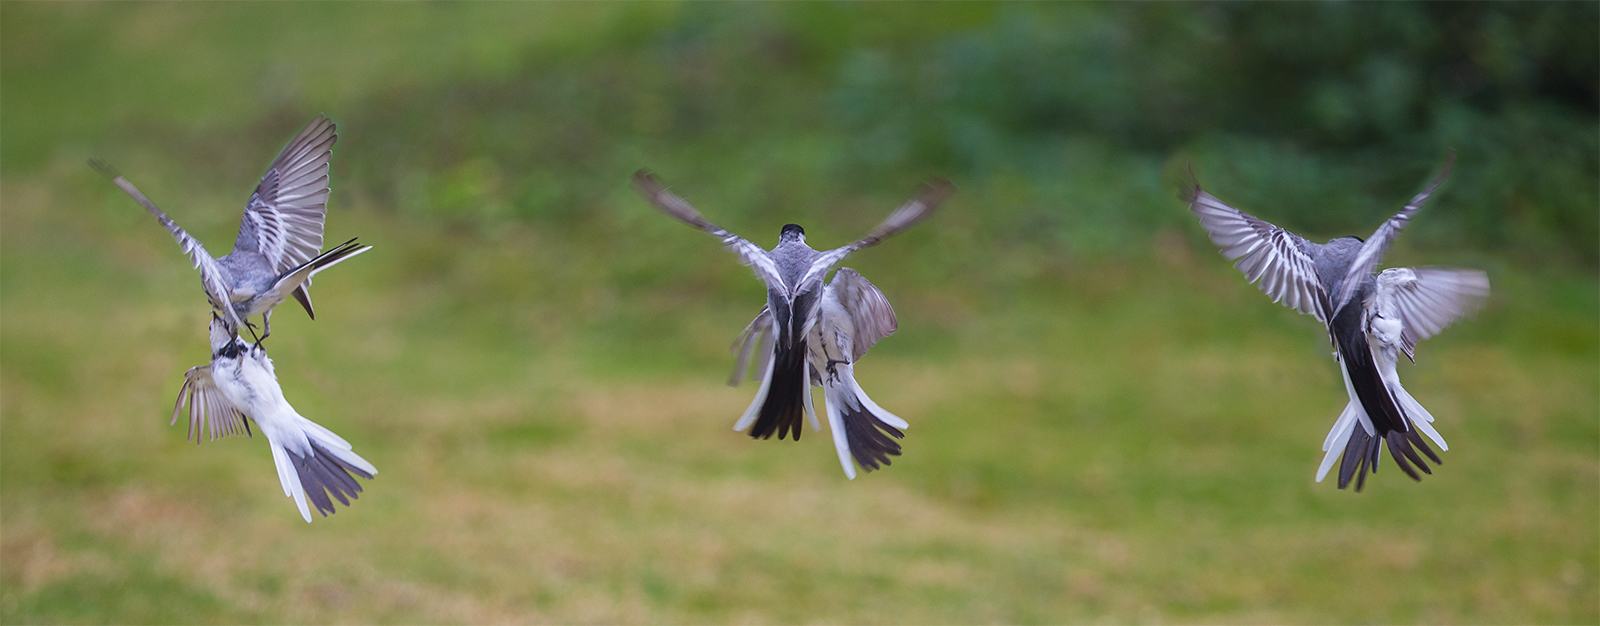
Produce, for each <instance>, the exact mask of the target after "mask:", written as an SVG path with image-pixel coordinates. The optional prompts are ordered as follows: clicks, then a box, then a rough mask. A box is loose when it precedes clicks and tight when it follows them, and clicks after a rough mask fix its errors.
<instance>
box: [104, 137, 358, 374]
mask: <svg viewBox="0 0 1600 626" xmlns="http://www.w3.org/2000/svg"><path fill="white" fill-rule="evenodd" d="M334 130H335V128H334V124H333V121H332V120H329V119H328V118H327V117H326V116H317V119H315V120H312V121H311V123H310V124H307V125H306V127H305V128H303V129H301V130H300V132H299V134H296V135H295V136H294V138H293V139H291V140H289V145H288V146H285V147H284V149H283V151H282V152H280V153H278V157H277V158H275V159H273V160H272V164H271V165H270V166H268V167H267V173H266V175H264V176H262V177H261V183H260V184H258V185H256V190H255V192H254V193H251V194H250V201H249V203H247V204H246V205H245V210H244V217H243V219H241V220H240V222H239V236H238V238H237V239H236V240H235V241H234V243H233V251H232V252H230V253H228V254H226V255H224V256H222V257H219V258H213V257H212V256H211V254H210V253H209V252H207V251H206V249H205V246H202V245H200V242H199V241H198V240H196V239H195V238H194V237H191V236H190V235H189V233H187V232H185V231H184V230H183V229H182V228H180V227H179V226H178V224H177V223H176V222H174V221H173V220H172V218H171V217H168V216H167V214H166V212H164V211H162V210H161V209H160V208H159V207H157V206H156V205H155V203H154V202H151V201H150V199H149V198H146V197H145V195H144V194H143V193H140V192H139V189H138V188H137V187H134V186H133V183H131V182H128V179H126V178H124V177H123V176H122V175H121V174H118V173H117V172H116V171H115V170H113V169H112V168H111V166H110V165H108V164H106V163H105V162H104V161H99V160H91V161H90V162H89V165H90V166H91V167H93V168H94V169H95V170H96V171H98V172H100V173H101V174H103V175H105V176H106V177H107V178H110V179H111V182H113V183H115V184H116V185H117V186H118V187H120V188H122V190H123V191H125V192H127V193H128V195H129V196H132V197H133V199H134V200H136V201H138V202H139V204H141V205H143V206H144V208H145V210H147V211H149V212H150V214H151V215H153V216H155V218H156V219H157V220H158V221H160V222H161V225H162V226H165V227H166V229H167V231H168V232H170V233H172V237H173V238H174V239H176V240H177V241H178V245H179V246H181V247H182V248H183V251H184V253H186V254H188V255H189V257H190V258H191V259H193V260H194V265H195V267H196V268H197V269H199V270H200V283H201V286H202V287H203V288H204V289H205V293H206V299H207V300H208V301H210V303H211V307H212V309H214V310H215V311H216V312H217V313H218V314H219V315H220V316H221V317H222V320H223V321H224V322H225V323H227V324H228V328H229V330H230V331H231V332H233V333H237V332H238V331H239V327H240V326H247V327H249V328H250V329H251V333H252V334H254V332H255V330H254V324H251V323H250V322H249V318H250V317H252V316H256V315H260V316H261V323H262V332H261V334H260V335H259V336H257V337H256V343H257V344H259V343H260V342H261V341H262V340H264V339H266V338H267V336H268V335H271V334H272V309H273V307H276V306H278V304H279V303H281V302H283V301H284V300H285V299H286V298H288V297H289V296H291V295H292V296H293V297H294V299H295V300H297V301H299V302H300V306H302V307H305V310H306V314H307V315H310V316H311V318H312V319H316V314H315V312H314V311H313V310H312V307H311V294H310V292H309V288H310V287H311V277H312V276H313V275H314V274H316V273H317V272H319V271H322V270H324V269H327V268H329V267H332V266H333V265H335V264H337V263H339V262H340V261H343V260H345V259H348V258H350V257H353V256H355V255H357V254H361V253H362V252H366V251H367V250H370V249H371V246H363V245H356V244H355V243H354V242H355V240H354V239H351V240H350V241H348V242H345V243H344V244H343V245H341V246H339V247H337V248H335V249H333V250H330V251H328V252H327V253H321V250H322V231H323V222H324V221H325V219H326V217H327V214H328V194H329V189H328V161H329V159H330V158H332V156H333V143H334V142H335V141H337V140H338V138H339V136H338V135H337V134H336V133H335V132H334Z"/></svg>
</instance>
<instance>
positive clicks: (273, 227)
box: [233, 115, 339, 272]
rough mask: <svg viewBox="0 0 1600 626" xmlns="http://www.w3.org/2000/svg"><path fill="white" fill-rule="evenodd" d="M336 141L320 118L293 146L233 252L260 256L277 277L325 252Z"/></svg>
mask: <svg viewBox="0 0 1600 626" xmlns="http://www.w3.org/2000/svg"><path fill="white" fill-rule="evenodd" d="M338 139H339V135H338V134H336V133H335V128H334V124H333V121H332V120H330V119H328V118H327V117H326V116H322V115H319V116H317V119H314V120H311V123H310V124H307V125H306V127H305V128H302V129H300V132H299V133H298V134H296V135H295V136H294V139H290V140H289V145H287V146H285V147H284V148H283V151H282V152H279V153H278V157H277V158H275V159H273V160H272V165H269V166H267V173H266V174H265V175H263V176H262V177H261V183H260V184H258V185H256V190H255V192H254V193H252V194H250V202H249V204H247V205H245V210H244V218H243V219H241V220H240V221H239V238H238V239H237V240H236V241H234V243H233V249H235V250H250V251H253V252H258V253H260V254H261V255H262V256H264V257H266V258H267V261H268V262H270V263H272V269H273V271H276V272H283V271H284V270H287V269H289V268H292V267H295V266H297V265H300V264H302V263H305V262H306V261H309V260H311V258H312V257H315V256H316V255H317V253H318V252H321V251H322V227H323V222H324V221H325V220H326V219H327V216H328V194H329V190H328V161H329V159H331V158H333V143H334V142H335V141H338Z"/></svg>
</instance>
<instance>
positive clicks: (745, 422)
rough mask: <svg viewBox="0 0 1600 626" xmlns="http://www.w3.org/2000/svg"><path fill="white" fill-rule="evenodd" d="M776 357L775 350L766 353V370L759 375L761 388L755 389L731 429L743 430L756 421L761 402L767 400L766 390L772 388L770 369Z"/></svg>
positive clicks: (776, 352)
mask: <svg viewBox="0 0 1600 626" xmlns="http://www.w3.org/2000/svg"><path fill="white" fill-rule="evenodd" d="M777 358H778V351H777V350H773V351H772V353H771V354H768V355H767V367H766V370H767V371H766V373H765V374H762V375H761V388H760V389H757V390H756V397H755V399H754V400H751V401H750V408H748V409H745V410H744V415H740V416H739V421H737V422H734V423H733V430H735V431H737V432H744V431H745V430H748V429H749V428H750V425H751V424H754V423H755V422H756V416H757V415H759V414H760V413H761V404H762V403H763V402H766V401H767V390H768V389H771V388H772V370H773V369H775V368H774V367H773V365H776V363H775V361H777Z"/></svg>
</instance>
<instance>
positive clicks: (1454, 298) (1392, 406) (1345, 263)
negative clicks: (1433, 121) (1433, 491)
mask: <svg viewBox="0 0 1600 626" xmlns="http://www.w3.org/2000/svg"><path fill="white" fill-rule="evenodd" d="M1454 162H1455V153H1454V152H1451V153H1450V155H1449V156H1448V157H1447V158H1446V160H1445V163H1444V167H1443V168H1442V169H1441V171H1440V172H1439V175H1438V176H1437V177H1436V178H1434V180H1433V182H1432V183H1430V184H1429V185H1428V186H1427V188H1425V189H1423V190H1422V192H1420V193H1418V194H1417V195H1416V196H1415V197H1413V198H1412V199H1411V202H1410V203H1408V204H1407V205H1406V206H1405V207H1404V208H1402V209H1400V212H1399V213H1396V214H1395V215H1394V217H1391V218H1389V220H1388V221H1386V222H1384V223H1383V225H1382V226H1379V227H1378V230H1377V231H1376V232H1374V233H1373V234H1372V236H1371V237H1369V238H1367V239H1364V240H1363V239H1361V238H1359V237H1340V238H1337V239H1333V240H1331V241H1329V242H1328V243H1325V244H1318V243H1313V242H1310V241H1307V240H1306V239H1304V238H1302V237H1300V236H1299V235H1296V234H1294V233H1291V232H1289V231H1287V230H1284V229H1282V228H1279V227H1277V226H1274V225H1272V224H1269V223H1267V222H1266V221H1263V220H1261V219H1260V218H1257V217H1255V216H1253V215H1250V214H1249V213H1245V212H1244V211H1240V210H1239V209H1236V208H1233V207H1231V206H1228V205H1227V204H1224V203H1223V202H1222V201H1221V200H1218V199H1217V198H1216V196H1213V195H1211V194H1210V193H1208V192H1206V191H1205V190H1204V189H1201V188H1200V185H1199V183H1198V182H1193V183H1192V184H1191V185H1190V186H1189V187H1188V188H1187V189H1185V190H1184V193H1183V195H1182V198H1183V200H1184V201H1186V202H1188V203H1189V210H1190V211H1191V212H1193V213H1194V214H1195V216H1197V217H1199V218H1200V225H1201V226H1202V227H1203V228H1204V229H1205V231H1206V234H1207V235H1209V236H1210V238H1211V241H1212V242H1213V243H1215V244H1216V245H1217V246H1218V247H1219V248H1221V251H1222V255H1223V256H1225V257H1227V258H1228V259H1229V260H1232V261H1234V265H1235V267H1237V268H1239V271H1241V272H1244V275H1245V278H1246V279H1247V280H1248V281H1250V282H1252V283H1256V284H1257V286H1258V287H1260V289H1261V290H1262V291H1263V292H1266V294H1267V295H1268V296H1271V297H1272V300H1273V301H1274V302H1280V303H1282V304H1283V305H1285V306H1287V307H1289V308H1292V309H1295V310H1297V311H1299V312H1301V313H1303V314H1307V315H1312V316H1314V317H1316V318H1317V321H1319V322H1322V323H1323V324H1324V325H1326V327H1327V330H1328V335H1329V337H1330V339H1331V340H1332V342H1333V345H1334V348H1335V353H1334V357H1335V358H1336V359H1337V360H1338V362H1339V369H1340V371H1341V373H1342V374H1343V377H1344V383H1345V391H1346V393H1347V394H1348V395H1349V396H1350V402H1349V404H1348V405H1346V406H1345V409H1344V412H1343V413H1341V414H1340V415H1339V418H1338V419H1337V420H1336V421H1335V422H1334V425H1333V429H1332V430H1331V431H1329V433H1328V437H1327V439H1326V440H1324V441H1323V444H1322V449H1323V451H1324V452H1325V454H1324V457H1323V460H1322V464H1321V466H1320V467H1319V468H1318V469H1317V481H1318V482H1321V481H1322V479H1323V478H1324V477H1326V476H1327V474H1328V471H1329V470H1330V469H1332V467H1333V463H1334V461H1335V460H1337V459H1339V458H1341V457H1342V458H1343V461H1342V462H1341V463H1340V466H1339V488H1340V489H1344V488H1346V487H1347V486H1349V484H1350V482H1351V480H1352V479H1354V480H1355V485H1356V491H1360V490H1361V489H1362V487H1364V486H1365V484H1366V478H1367V473H1368V472H1369V471H1371V472H1377V470H1378V460H1379V458H1380V456H1381V455H1380V451H1381V448H1382V447H1387V448H1388V450H1389V455H1390V456H1391V457H1393V458H1394V461H1395V465H1397V466H1399V467H1400V470H1401V471H1402V472H1405V474H1406V475H1407V476H1410V477H1411V478H1412V479H1413V480H1419V481H1420V480H1421V479H1422V477H1421V476H1420V475H1419V474H1418V471H1421V472H1422V473H1424V474H1432V473H1433V470H1431V469H1430V468H1429V467H1428V462H1427V461H1432V462H1433V464H1434V465H1440V464H1441V463H1442V462H1441V460H1440V459H1439V456H1438V454H1436V453H1435V452H1434V451H1433V449H1432V448H1431V447H1429V446H1428V443H1427V441H1426V440H1424V439H1423V438H1422V436H1420V435H1426V436H1427V438H1428V439H1430V440H1432V441H1433V442H1434V443H1436V444H1438V445H1439V448H1440V449H1441V450H1449V449H1450V448H1449V446H1448V445H1447V444H1445V441H1444V438H1443V437H1442V436H1440V435H1439V432H1438V431H1437V430H1435V429H1434V427H1433V421H1434V419H1433V415H1432V414H1430V413H1428V411H1427V410H1426V409H1423V408H1422V405H1421V404H1419V403H1418V402H1417V401H1416V399H1415V398H1413V397H1412V396H1411V394H1410V393H1408V392H1407V391H1406V389H1405V387H1402V386H1401V385H1400V377H1399V374H1398V373H1397V371H1396V369H1395V366H1396V364H1397V362H1398V361H1399V355H1401V354H1404V355H1405V356H1406V357H1407V358H1408V359H1409V358H1413V357H1414V355H1415V353H1414V350H1415V348H1416V344H1417V342H1418V341H1421V340H1423V339H1427V338H1428V337H1432V336H1433V335H1436V334H1438V333H1439V332H1440V331H1443V330H1444V329H1445V327H1447V326H1449V325H1451V324H1453V323H1455V321H1456V320H1458V319H1461V318H1463V317H1466V316H1469V315H1472V314H1473V313H1475V312H1476V311H1477V310H1478V309H1479V308H1481V307H1483V305H1484V303H1485V302H1486V301H1487V300H1488V297H1489V277H1488V275H1486V274H1484V273H1483V272H1481V271H1478V270H1467V269H1449V268H1429V267H1419V268H1405V267H1401V268H1390V269H1386V270H1383V271H1382V272H1379V273H1378V274H1377V275H1376V276H1374V275H1373V272H1374V271H1375V270H1376V269H1377V267H1378V263H1379V262H1380V261H1381V260H1382V259H1383V255H1384V253H1385V252H1387V251H1388V250H1389V246H1390V244H1391V243H1393V242H1394V239H1395V238H1396V237H1398V236H1399V234H1400V231H1401V230H1402V229H1403V228H1405V226H1406V224H1407V223H1408V222H1410V221H1411V217H1412V216H1413V215H1415V214H1416V212H1417V211H1418V210H1419V209H1421V208H1422V205H1423V203H1424V202H1426V201H1427V200H1428V198H1429V197H1430V196H1432V195H1433V193H1434V192H1435V191H1436V190H1437V189H1438V188H1439V185H1441V184H1443V183H1444V180H1445V178H1446V177H1448V176H1449V174H1450V168H1451V166H1452V165H1453V164H1454ZM1419 433H1420V435H1419ZM1419 451H1420V454H1419ZM1423 457H1427V460H1426V461H1425V460H1424V459H1423Z"/></svg>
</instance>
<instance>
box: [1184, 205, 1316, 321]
mask: <svg viewBox="0 0 1600 626" xmlns="http://www.w3.org/2000/svg"><path fill="white" fill-rule="evenodd" d="M1184 200H1186V201H1187V202H1188V203H1189V211H1190V212H1192V213H1194V214H1195V215H1196V216H1198V217H1199V218H1200V226H1201V228H1204V229H1205V230H1206V235H1208V236H1210V237H1211V242H1212V243H1215V244H1217V247H1219V248H1221V250H1222V256H1224V257H1226V258H1227V259H1228V260H1230V261H1234V264H1233V266H1234V267H1237V268H1239V271H1241V272H1244V276H1245V279H1247V280H1248V281H1249V282H1252V283H1255V282H1256V281H1258V280H1259V281H1261V282H1260V283H1258V284H1257V285H1256V286H1257V287H1259V288H1260V289H1261V291H1263V292H1265V293H1266V294H1267V295H1268V296H1271V297H1272V301H1273V302H1282V303H1283V305H1284V306H1287V307H1289V308H1291V309H1294V310H1296V311H1299V312H1301V313H1304V314H1306V315H1312V316H1315V317H1316V318H1317V320H1318V321H1321V322H1324V323H1326V322H1327V321H1328V319H1330V316H1329V315H1328V295H1327V292H1326V291H1324V290H1323V288H1322V283H1321V282H1320V281H1318V280H1317V270H1316V267H1315V266H1314V265H1313V263H1312V261H1311V256H1310V255H1309V254H1307V252H1306V251H1307V250H1308V249H1309V248H1310V246H1311V245H1312V244H1311V243H1310V242H1308V241H1306V240H1305V239H1302V238H1300V236H1299V235H1296V234H1294V233H1291V232H1289V231H1287V230H1284V229H1282V228H1278V227H1277V226H1274V225H1272V224H1270V223H1268V222H1266V221H1265V220H1262V219H1260V218H1258V217H1256V216H1254V215H1251V214H1249V213H1245V212H1244V211H1240V210H1239V209H1235V208H1233V207H1231V206H1228V205H1226V204H1223V202H1222V201H1221V200H1218V199H1217V198H1216V196H1213V195H1211V194H1210V193H1207V192H1206V191H1205V190H1204V189H1201V188H1200V184H1199V183H1198V182H1193V181H1191V186H1190V188H1188V189H1186V190H1185V192H1184Z"/></svg>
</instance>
